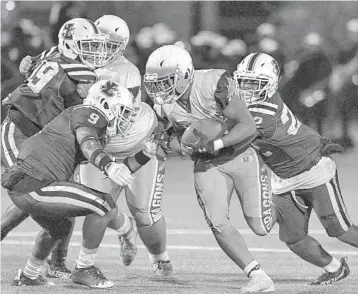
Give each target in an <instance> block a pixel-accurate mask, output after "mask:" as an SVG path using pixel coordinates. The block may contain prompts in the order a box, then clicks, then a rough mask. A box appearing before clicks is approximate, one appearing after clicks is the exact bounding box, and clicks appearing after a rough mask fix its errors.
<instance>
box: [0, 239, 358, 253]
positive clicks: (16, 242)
mask: <svg viewBox="0 0 358 294" xmlns="http://www.w3.org/2000/svg"><path fill="white" fill-rule="evenodd" d="M1 244H5V245H34V244H35V242H34V241H21V240H4V241H2V242H1ZM70 246H73V247H79V246H81V243H79V242H71V243H70ZM100 247H102V248H120V245H118V244H110V243H102V244H101V245H100ZM138 248H139V249H146V247H145V246H144V245H138ZM167 249H171V250H205V251H222V250H221V248H220V247H218V246H185V245H184V246H183V245H167ZM248 249H249V250H250V251H252V252H274V253H292V251H291V250H288V249H280V248H256V247H249V248H248ZM329 252H330V254H342V255H358V251H342V250H338V251H329Z"/></svg>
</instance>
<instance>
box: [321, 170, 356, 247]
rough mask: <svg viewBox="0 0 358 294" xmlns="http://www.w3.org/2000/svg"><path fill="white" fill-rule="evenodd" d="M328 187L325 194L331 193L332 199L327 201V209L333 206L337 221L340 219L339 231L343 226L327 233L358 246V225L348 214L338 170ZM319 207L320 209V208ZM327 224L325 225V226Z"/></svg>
mask: <svg viewBox="0 0 358 294" xmlns="http://www.w3.org/2000/svg"><path fill="white" fill-rule="evenodd" d="M326 188H327V192H328V193H326V194H325V195H329V196H330V199H331V201H327V203H329V204H328V207H327V208H325V209H328V210H329V211H330V210H331V209H332V208H333V209H334V212H335V215H336V221H337V220H338V222H336V225H334V226H335V227H336V228H337V231H338V230H339V227H341V230H339V231H340V232H336V231H335V232H333V231H332V232H329V231H328V230H327V233H328V234H330V236H332V237H337V239H339V240H340V241H342V242H344V243H347V244H349V245H352V246H354V247H356V248H358V227H357V226H356V225H354V224H353V223H352V221H351V219H350V217H349V214H348V210H347V208H346V206H345V204H344V200H343V196H342V192H341V188H340V185H339V179H338V171H336V175H335V176H334V177H333V178H332V179H331V180H330V181H329V183H326ZM315 199H316V198H315ZM317 202H318V203H320V202H323V201H319V200H317ZM319 207H320V206H319ZM317 209H318V210H319V208H317ZM315 210H316V208H315ZM318 213H320V214H321V212H320V211H318V212H317V214H318ZM322 222H326V220H325V219H324V218H323V219H322ZM338 223H339V224H338ZM327 226H328V225H327ZM327 226H325V228H326V227H327Z"/></svg>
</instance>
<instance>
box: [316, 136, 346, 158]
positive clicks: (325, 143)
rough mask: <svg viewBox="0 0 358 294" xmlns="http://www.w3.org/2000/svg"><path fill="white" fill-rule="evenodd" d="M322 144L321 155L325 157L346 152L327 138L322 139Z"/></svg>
mask: <svg viewBox="0 0 358 294" xmlns="http://www.w3.org/2000/svg"><path fill="white" fill-rule="evenodd" d="M321 143H322V148H321V154H322V155H323V156H329V155H331V154H332V153H342V152H343V151H344V149H343V147H342V146H341V145H339V144H337V143H334V142H332V141H331V140H329V139H327V138H321Z"/></svg>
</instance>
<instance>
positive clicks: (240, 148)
mask: <svg viewBox="0 0 358 294" xmlns="http://www.w3.org/2000/svg"><path fill="white" fill-rule="evenodd" d="M144 86H145V89H146V91H147V93H148V95H149V97H151V98H152V99H153V101H154V103H155V104H156V105H155V108H156V110H157V112H158V114H159V115H160V116H161V117H166V118H167V119H168V120H169V122H171V123H172V124H173V126H174V129H175V131H176V134H177V136H178V138H179V140H180V137H181V135H182V134H183V131H184V130H185V129H186V128H187V127H188V126H190V125H191V124H192V123H194V122H196V121H198V120H201V119H204V118H214V119H217V120H221V121H225V122H226V123H227V124H228V125H229V132H228V133H227V134H226V135H224V136H223V137H222V138H221V139H219V140H216V141H208V140H205V138H203V140H200V144H199V145H198V146H197V147H198V149H200V150H203V151H206V152H205V153H203V154H198V153H196V154H195V157H196V159H195V167H194V183H195V189H196V192H197V198H198V202H199V204H200V207H201V208H202V209H203V211H204V215H205V219H206V221H207V223H208V225H209V226H210V228H211V230H212V232H213V234H214V236H215V238H216V240H217V242H218V244H219V245H220V247H221V248H222V249H223V251H224V252H225V253H226V254H227V255H228V256H229V257H230V258H231V259H232V260H233V261H234V262H235V263H236V264H237V265H238V266H239V267H240V268H241V269H242V270H244V272H245V274H246V275H247V276H248V277H249V278H250V279H251V280H250V283H249V284H248V285H247V286H245V287H243V288H242V291H243V292H255V291H256V292H260V291H262V292H263V291H266V292H271V291H273V290H274V284H273V282H272V280H271V279H270V277H269V276H267V274H266V273H265V271H264V270H263V269H262V268H261V267H260V265H259V263H258V262H257V261H256V260H254V259H253V258H252V256H251V254H250V253H249V251H248V250H247V248H246V245H245V242H244V240H243V239H242V237H241V235H240V233H239V232H238V231H237V230H236V229H235V228H234V227H233V226H232V224H231V222H230V219H229V214H228V211H229V203H230V198H231V196H232V193H233V190H234V189H235V190H236V192H237V195H238V196H239V199H240V202H241V204H242V209H243V212H244V216H245V219H246V221H247V223H248V225H249V226H250V228H251V229H252V230H253V231H254V232H255V233H256V234H258V235H266V234H267V233H268V232H269V231H270V230H271V228H272V225H273V222H274V220H273V219H272V211H271V209H272V207H271V202H270V201H266V200H267V199H264V192H265V191H264V188H263V186H264V184H265V187H268V186H269V183H261V182H260V180H259V179H260V178H261V179H264V178H265V175H266V173H267V171H266V170H265V168H264V167H263V166H262V163H261V162H260V158H259V157H258V156H257V155H256V152H255V151H254V149H252V148H250V146H249V144H250V142H251V140H252V138H253V137H254V134H255V131H256V126H255V122H254V120H253V118H252V116H251V115H250V112H249V111H248V109H247V108H246V106H245V104H244V103H243V102H242V101H241V100H240V99H239V97H238V94H237V92H236V87H235V84H234V83H233V81H232V79H231V78H230V76H229V74H228V73H227V72H226V71H225V70H220V69H210V70H194V67H193V63H192V59H191V56H190V55H189V53H188V52H187V51H186V50H184V49H182V48H179V47H176V46H172V45H168V46H162V47H160V48H158V49H157V50H155V51H154V52H153V53H152V54H151V55H150V56H149V58H148V61H147V64H146V73H145V75H144ZM184 149H185V150H188V149H190V147H188V146H184ZM212 152H215V153H214V154H212ZM266 178H267V177H266ZM266 194H267V193H266ZM269 200H271V199H269ZM265 203H268V204H269V205H265ZM265 218H266V219H267V221H266V222H265Z"/></svg>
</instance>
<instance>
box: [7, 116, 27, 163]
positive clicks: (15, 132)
mask: <svg viewBox="0 0 358 294" xmlns="http://www.w3.org/2000/svg"><path fill="white" fill-rule="evenodd" d="M26 139H27V137H26V136H25V135H24V134H23V133H22V132H20V130H19V129H18V128H17V127H16V126H15V124H14V123H13V122H11V121H10V120H9V119H8V118H6V119H5V120H4V121H3V123H2V124H1V163H2V164H3V165H4V166H5V167H9V166H12V165H13V164H14V163H15V162H16V158H17V156H18V155H19V150H20V147H21V145H22V143H23V142H24V141H25V140H26Z"/></svg>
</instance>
